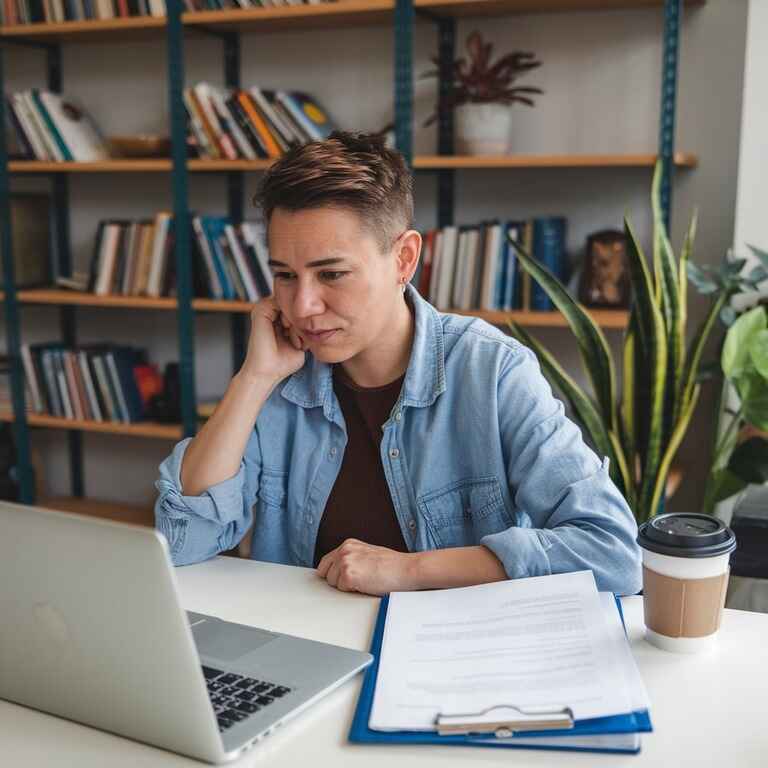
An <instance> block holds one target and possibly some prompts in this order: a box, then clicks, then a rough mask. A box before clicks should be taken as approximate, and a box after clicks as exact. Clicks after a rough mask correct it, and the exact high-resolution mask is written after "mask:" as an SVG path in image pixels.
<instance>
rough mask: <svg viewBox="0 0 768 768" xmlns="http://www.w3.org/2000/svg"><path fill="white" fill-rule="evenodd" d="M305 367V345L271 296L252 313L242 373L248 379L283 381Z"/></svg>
mask: <svg viewBox="0 0 768 768" xmlns="http://www.w3.org/2000/svg"><path fill="white" fill-rule="evenodd" d="M303 365H304V342H303V341H302V340H301V339H300V338H299V336H298V334H297V333H296V331H295V330H294V329H293V328H292V327H291V324H290V323H289V322H288V321H287V320H286V319H285V317H284V316H283V314H282V313H281V312H280V310H279V308H278V306H277V302H276V301H275V299H274V297H273V296H269V297H267V298H266V299H262V300H261V301H260V302H259V303H258V304H256V306H255V307H254V308H253V309H252V310H251V335H250V337H249V339H248V350H247V352H246V356H245V362H244V363H243V367H242V368H241V372H242V373H244V374H246V375H247V376H249V377H253V378H256V379H262V380H267V381H270V382H271V383H273V384H276V383H277V382H280V381H282V380H283V379H285V378H287V377H288V376H290V375H291V374H292V373H295V372H296V371H298V370H299V369H300V368H301V367H302V366H303Z"/></svg>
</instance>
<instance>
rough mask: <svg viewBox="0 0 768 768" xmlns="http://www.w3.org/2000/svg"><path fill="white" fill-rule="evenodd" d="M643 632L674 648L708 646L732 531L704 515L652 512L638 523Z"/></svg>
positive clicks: (716, 624)
mask: <svg viewBox="0 0 768 768" xmlns="http://www.w3.org/2000/svg"><path fill="white" fill-rule="evenodd" d="M637 543H638V544H639V545H640V547H641V549H642V553H643V599H644V603H645V627H646V632H645V637H646V639H647V640H648V642H650V643H652V644H653V645H655V646H656V647H657V648H662V649H663V650H665V651H673V652H676V653H700V652H702V651H707V650H710V649H711V648H712V647H713V646H714V644H715V642H716V640H717V631H718V629H720V622H721V620H722V617H723V607H724V605H725V593H726V590H727V589H728V575H729V573H730V567H729V565H728V561H729V560H730V556H731V552H733V550H734V549H736V537H735V536H734V534H733V531H732V530H731V529H730V528H728V526H726V525H724V524H723V523H722V522H721V521H720V520H718V519H717V518H715V517H710V516H709V515H697V514H689V513H677V514H675V513H673V514H669V515H658V516H657V517H653V518H651V519H650V520H649V521H648V522H647V523H643V524H642V525H641V526H640V530H639V534H638V537H637Z"/></svg>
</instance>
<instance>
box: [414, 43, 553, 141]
mask: <svg viewBox="0 0 768 768" xmlns="http://www.w3.org/2000/svg"><path fill="white" fill-rule="evenodd" d="M466 46H467V52H468V54H469V55H468V57H467V58H464V57H462V58H459V59H456V61H454V62H453V80H452V83H451V90H450V93H449V95H448V97H447V98H446V100H445V102H444V104H442V105H438V111H436V112H435V113H434V114H433V115H431V116H430V117H429V119H428V120H427V121H426V122H425V123H424V125H425V126H427V125H431V124H432V123H433V122H434V121H435V120H437V118H438V116H439V114H440V109H452V110H453V111H454V117H455V125H454V130H455V136H456V148H455V151H456V152H457V153H459V154H471V155H498V154H506V153H507V152H509V141H510V135H511V131H512V110H511V109H510V107H511V106H512V104H514V103H515V102H518V103H520V104H527V105H528V106H529V107H532V106H534V102H533V99H532V98H531V97H532V96H533V95H534V94H540V93H544V91H542V90H541V89H540V88H534V87H531V86H517V85H513V84H514V83H515V81H516V80H517V79H518V78H519V77H520V76H521V75H524V74H525V73H527V72H530V71H531V70H532V69H536V68H537V67H540V66H541V62H540V61H537V60H536V57H535V55H534V54H533V53H529V52H525V51H513V52H512V53H508V54H507V55H506V56H502V57H501V58H500V59H499V60H498V61H496V62H495V63H491V52H492V50H493V44H492V43H486V42H483V38H482V36H481V34H480V33H479V32H478V31H474V32H471V33H470V34H469V36H468V37H467V43H466ZM432 62H433V63H434V64H435V65H436V66H437V67H438V69H435V70H430V71H429V72H425V73H424V74H423V75H422V77H439V76H440V70H439V66H440V63H439V59H437V58H436V57H434V56H433V57H432Z"/></svg>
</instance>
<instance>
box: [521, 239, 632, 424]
mask: <svg viewBox="0 0 768 768" xmlns="http://www.w3.org/2000/svg"><path fill="white" fill-rule="evenodd" d="M509 242H510V243H511V244H512V246H513V247H514V249H515V251H516V252H517V258H518V261H519V262H520V265H521V266H522V267H523V269H525V271H526V272H527V273H528V274H529V275H531V277H532V278H533V279H534V280H536V281H537V282H538V283H539V285H541V287H542V288H543V289H544V291H545V292H546V294H547V295H548V296H549V298H550V299H552V303H553V304H554V305H555V307H557V309H559V310H560V312H562V313H563V315H564V316H565V319H566V320H567V321H568V325H569V326H570V327H571V331H573V335H574V336H575V337H576V341H577V343H578V345H579V352H580V354H581V359H582V363H583V365H584V370H585V371H586V373H587V375H588V376H589V378H590V381H591V382H592V387H593V389H594V391H595V397H596V400H597V404H598V407H599V408H600V411H601V413H602V416H603V419H604V421H605V424H606V426H607V428H608V429H614V428H615V427H616V421H617V419H616V374H615V371H614V367H613V358H612V357H611V351H610V349H609V348H608V342H607V341H606V339H605V336H604V335H603V332H602V330H601V329H600V327H599V326H598V325H596V324H595V322H594V320H592V318H591V317H590V316H589V314H588V313H587V312H586V311H585V310H584V308H583V307H582V306H581V305H580V304H578V303H577V302H576V301H574V299H573V298H572V297H571V295H570V294H569V293H568V291H567V290H566V289H565V286H564V285H563V284H562V283H561V282H560V281H559V280H558V279H557V277H555V275H553V274H552V273H551V272H550V271H549V270H548V269H547V268H546V267H545V266H544V265H543V264H541V263H540V262H538V261H536V260H535V259H533V258H531V256H530V255H529V254H527V253H526V252H525V250H524V249H523V248H522V246H521V245H520V244H519V243H517V242H515V240H514V239H513V238H512V237H510V238H509Z"/></svg>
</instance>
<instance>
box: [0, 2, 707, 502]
mask: <svg viewBox="0 0 768 768" xmlns="http://www.w3.org/2000/svg"><path fill="white" fill-rule="evenodd" d="M704 2H705V0H689V1H687V2H686V5H702V4H703V3H704ZM648 6H653V7H656V8H658V9H659V10H660V11H663V13H664V33H663V34H664V59H663V67H662V79H661V111H660V141H659V149H658V154H659V156H661V158H662V160H663V162H664V168H665V176H664V185H663V190H662V205H663V207H664V210H665V212H666V213H667V215H668V213H669V210H670V207H671V204H670V186H671V170H672V168H673V167H677V168H683V169H686V168H695V167H696V165H697V162H698V160H697V158H696V156H695V155H692V154H686V153H681V152H678V153H675V152H674V146H673V135H674V112H675V104H676V82H677V79H676V78H677V74H676V73H677V56H678V50H677V49H678V40H679V34H680V23H679V22H680V19H679V13H680V7H679V3H678V2H677V0H340V1H339V2H337V3H327V4H321V5H304V6H287V7H278V8H254V9H247V10H245V9H239V10H227V11H205V12H196V13H182V12H181V1H180V0H168V13H169V15H168V18H154V17H138V18H124V19H114V20H108V21H107V20H101V21H96V20H94V21H82V22H64V23H57V24H32V25H17V26H5V27H1V28H0V91H2V90H4V89H3V85H4V82H3V77H4V76H3V69H2V52H1V51H2V48H3V47H7V46H8V45H11V44H14V43H18V44H23V45H25V46H29V45H36V46H37V47H39V48H40V50H41V52H42V53H43V55H44V56H45V57H46V61H47V66H48V83H47V87H48V89H50V90H53V91H60V90H61V86H62V78H61V46H62V44H64V43H76V44H87V43H92V44H103V43H105V42H109V43H111V42H113V41H114V42H116V41H122V40H141V39H146V38H151V37H155V38H159V37H163V38H165V41H166V45H167V59H168V98H169V103H170V107H171V109H170V114H171V125H170V131H171V137H172V156H171V158H168V159H165V158H161V159H155V158H152V159H131V160H118V159H115V160H110V161H107V162H101V163H41V162H29V161H11V162H8V159H7V156H6V150H5V146H4V144H5V139H4V136H2V137H1V138H0V224H2V236H3V240H2V243H1V245H2V251H3V255H4V261H3V276H4V281H3V287H4V288H5V293H4V294H0V297H1V298H2V302H3V306H4V311H5V319H6V332H7V336H8V352H9V355H10V357H11V359H12V361H13V374H12V391H13V402H14V409H13V413H9V412H6V413H0V420H2V421H14V424H15V432H16V438H17V440H16V442H17V450H18V452H19V470H20V478H21V485H22V492H21V500H22V501H25V502H31V501H33V500H34V491H33V488H34V482H33V481H34V478H33V477H32V472H31V464H30V460H29V435H28V430H29V428H30V427H36V428H48V429H62V430H66V431H67V434H68V439H69V449H70V464H71V475H72V495H71V497H67V498H65V499H61V498H59V499H58V500H56V503H57V504H65V503H66V504H70V505H73V506H74V507H76V506H78V505H80V506H79V509H80V510H90V511H89V512H87V513H93V514H104V515H105V516H109V515H110V512H109V510H107V509H105V508H104V506H103V505H101V503H99V502H92V500H89V499H85V498H82V497H83V496H84V481H83V468H82V464H83V461H82V451H83V448H82V441H81V436H82V433H84V432H102V433H109V434H113V435H115V436H120V435H129V436H134V437H139V438H147V439H165V440H178V439H179V438H180V437H182V436H183V435H189V434H194V432H195V430H196V428H197V423H198V419H197V408H196V402H195V392H194V336H193V320H194V316H195V313H197V312H220V313H229V314H230V315H231V325H232V338H233V347H234V354H233V358H234V359H233V363H234V364H235V365H237V364H238V359H242V356H243V355H244V351H245V335H246V320H247V317H246V315H247V313H248V312H249V311H250V308H251V305H249V304H247V303H246V302H236V301H214V300H207V299H197V298H193V297H192V295H191V274H190V258H189V253H190V243H189V237H188V232H187V233H186V234H184V232H185V228H184V227H183V226H182V227H181V232H182V234H181V236H180V237H179V238H178V240H177V243H176V252H177V279H178V298H173V299H171V298H161V299H147V298H140V297H124V296H94V295H91V294H87V295H86V294H78V293H74V292H70V291H58V290H50V289H48V290H20V291H17V290H16V288H15V285H14V281H13V258H12V254H11V252H10V243H11V239H10V211H9V206H8V191H9V189H10V186H9V185H10V177H11V176H12V175H13V176H17V175H29V176H34V175H37V176H39V177H44V178H47V179H49V180H50V183H51V185H52V187H53V197H54V206H55V208H56V209H57V210H59V211H60V212H62V213H63V214H64V215H61V216H59V217H57V221H56V223H55V237H56V240H57V246H58V248H57V251H58V253H59V265H58V266H59V270H60V272H61V273H62V274H68V273H69V272H70V268H71V264H70V254H69V232H68V223H67V220H66V218H67V217H66V212H67V210H68V206H69V197H68V186H67V185H68V177H69V176H70V175H71V174H73V173H96V174H112V173H118V174H119V173H166V174H170V175H171V178H172V183H173V212H174V216H175V218H176V220H177V222H182V223H184V222H187V221H188V219H189V210H188V202H187V201H188V190H187V183H188V174H190V173H192V174H198V173H221V174H225V175H226V177H227V182H228V191H229V193H228V208H229V216H230V217H231V218H232V219H234V220H235V221H238V220H241V219H242V214H243V197H244V184H243V175H244V174H245V173H250V172H260V171H263V170H264V169H265V168H267V167H268V166H269V165H270V161H268V160H257V161H246V160H234V161H208V160H187V158H186V141H185V133H186V128H185V124H184V111H183V105H182V103H181V96H180V94H181V88H182V87H183V84H184V71H183V56H184V46H185V45H186V44H187V42H188V44H189V45H190V46H194V44H195V40H196V39H197V38H200V37H202V35H203V34H205V35H210V34H213V35H215V36H217V37H219V38H220V39H221V41H222V53H223V60H224V62H225V84H226V85H227V86H228V87H238V86H239V85H240V72H239V62H240V40H239V34H240V33H241V32H244V31H251V32H253V31H256V32H264V33H269V32H272V31H279V30H316V31H318V33H321V32H322V30H323V29H328V28H338V27H342V26H344V27H358V26H372V25H387V26H391V27H392V28H393V31H394V37H395V57H394V73H395V78H394V79H395V94H394V96H395V127H396V140H397V146H398V148H399V149H400V150H401V151H402V152H403V154H404V155H405V156H406V158H407V159H408V161H409V162H410V163H411V164H412V166H413V168H414V170H416V171H424V172H430V173H436V174H437V176H438V185H437V186H438V192H437V225H438V226H441V227H442V226H445V225H447V224H451V223H453V221H454V202H453V201H454V187H455V172H456V171H457V170H462V171H473V170H474V171H478V172H484V171H488V170H498V171H507V172H509V171H513V170H515V169H519V168H533V169H536V168H540V169H546V168H551V169H558V168H560V169H563V168H582V169H590V168H594V169H600V168H615V169H619V170H620V169H627V168H646V169H648V170H649V171H650V169H651V168H652V167H653V164H654V162H655V160H656V155H655V154H624V155H510V156H503V157H461V156H455V155H453V154H452V130H453V127H452V124H451V122H450V119H448V120H442V121H441V122H440V124H439V131H438V154H437V155H430V156H416V157H414V156H413V152H412V150H411V147H412V136H411V125H412V105H413V80H412V63H413V29H414V24H415V23H416V21H417V20H418V21H419V22H420V23H427V24H432V25H434V26H435V29H436V31H437V34H438V39H439V50H440V58H441V62H442V67H443V68H444V71H445V67H447V66H449V62H450V61H452V60H453V59H454V58H455V55H454V40H455V31H456V22H457V19H461V18H466V17H482V16H493V15H509V14H529V13H556V12H581V11H585V12H587V11H594V10H613V11H616V12H620V11H622V10H626V9H630V8H641V7H648ZM3 108H4V107H3V106H0V124H1V122H2V118H3V114H2V110H3ZM27 305H49V306H53V307H57V308H59V311H60V320H61V334H62V337H63V339H64V341H65V342H66V343H68V344H70V343H71V344H74V343H75V341H76V316H75V314H74V310H75V309H76V308H78V307H90V308H94V309H96V308H100V307H103V308H123V309H126V310H128V311H130V310H134V311H135V310H159V311H169V312H175V313H176V315H177V321H178V322H177V326H178V339H179V359H180V364H181V365H180V368H181V385H182V414H183V423H182V424H180V425H172V424H171V425H167V424H152V423H147V422H142V423H140V424H114V423H103V422H102V423H99V422H88V421H74V420H67V419H62V418H57V417H52V416H44V415H41V414H31V413H29V414H28V413H27V412H26V410H25V407H24V391H23V379H22V375H23V374H22V369H21V364H20V360H19V348H20V338H21V334H20V325H21V318H20V311H21V310H22V309H23V307H24V306H27ZM470 314H474V315H477V316H480V317H483V318H484V319H486V320H488V321H489V322H492V323H496V324H504V323H505V322H506V321H507V319H509V318H510V317H512V318H513V319H514V320H515V321H517V322H518V323H521V324H525V325H529V326H538V327H563V326H565V325H566V323H565V320H564V318H563V317H562V316H561V315H560V314H559V313H557V312H546V313H542V312H513V313H506V312H497V313H488V312H484V313H480V312H473V313H470ZM592 314H593V316H594V317H595V319H596V320H597V322H598V323H599V324H600V325H601V326H602V327H603V328H606V329H617V330H621V329H622V328H624V327H625V325H626V322H627V315H626V313H624V312H614V311H597V310H593V311H592ZM121 506H125V505H111V504H110V505H109V507H110V508H111V509H113V510H118V508H119V507H121ZM57 508H61V507H57ZM70 508H73V507H70ZM75 511H77V510H75ZM135 511H136V510H135V509H134V512H135ZM145 511H146V510H145ZM115 514H117V512H115ZM126 514H128V512H126Z"/></svg>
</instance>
